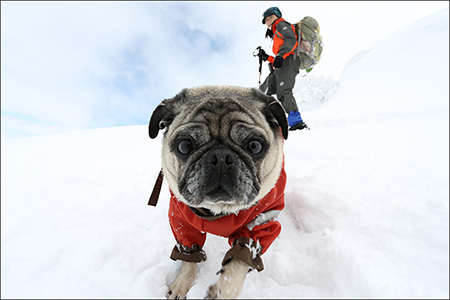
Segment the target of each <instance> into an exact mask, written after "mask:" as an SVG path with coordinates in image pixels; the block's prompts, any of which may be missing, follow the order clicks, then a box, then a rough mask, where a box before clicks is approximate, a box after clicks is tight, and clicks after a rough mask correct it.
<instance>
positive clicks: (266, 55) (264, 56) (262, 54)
mask: <svg viewBox="0 0 450 300" xmlns="http://www.w3.org/2000/svg"><path fill="white" fill-rule="evenodd" d="M268 58H269V55H268V54H267V53H266V52H265V51H264V50H261V59H262V60H263V61H266V60H267V59H268Z"/></svg>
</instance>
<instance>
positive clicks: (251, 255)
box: [222, 236, 264, 272]
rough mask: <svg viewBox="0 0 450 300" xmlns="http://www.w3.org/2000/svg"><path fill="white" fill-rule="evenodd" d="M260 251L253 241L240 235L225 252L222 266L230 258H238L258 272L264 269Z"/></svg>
mask: <svg viewBox="0 0 450 300" xmlns="http://www.w3.org/2000/svg"><path fill="white" fill-rule="evenodd" d="M261 254H262V251H261V249H260V247H258V246H257V244H256V242H255V241H250V239H249V238H247V237H242V236H241V237H240V238H239V239H237V240H234V242H233V247H232V248H231V249H230V250H228V252H227V253H225V257H224V258H223V261H222V266H225V265H226V264H228V263H229V262H230V261H231V260H232V259H234V258H235V259H239V260H241V261H243V262H245V263H246V264H248V265H249V266H250V267H251V269H250V270H249V271H251V270H253V269H256V270H257V271H258V272H261V271H262V270H264V263H263V260H262V258H261V256H260V255H261Z"/></svg>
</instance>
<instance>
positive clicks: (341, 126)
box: [1, 9, 449, 299]
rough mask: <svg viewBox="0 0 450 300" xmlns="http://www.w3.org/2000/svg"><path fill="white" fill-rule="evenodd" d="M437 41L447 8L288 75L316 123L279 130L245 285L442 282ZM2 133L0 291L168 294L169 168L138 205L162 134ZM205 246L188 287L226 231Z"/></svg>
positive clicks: (287, 289)
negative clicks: (266, 211) (331, 67)
mask: <svg viewBox="0 0 450 300" xmlns="http://www.w3.org/2000/svg"><path fill="white" fill-rule="evenodd" d="M448 45H449V44H448V9H444V10H442V11H439V12H436V13H434V14H432V15H430V16H428V17H426V18H424V19H421V20H419V21H417V22H415V23H412V24H410V25H409V26H406V27H405V28H403V29H401V30H399V31H397V32H394V33H393V34H391V35H390V36H387V37H386V38H384V39H382V40H380V41H377V42H376V43H374V44H373V45H372V46H371V47H369V48H368V49H365V50H363V51H361V52H360V53H358V54H357V55H356V56H355V57H354V58H353V59H351V60H350V61H349V62H348V63H347V65H346V68H345V70H344V72H343V74H342V76H341V78H340V80H339V82H338V83H334V82H333V81H332V80H329V79H326V78H316V77H314V71H313V72H312V73H310V74H308V76H306V77H300V76H299V77H298V79H297V80H298V83H297V87H296V89H295V95H296V97H297V99H298V102H299V106H300V107H301V109H302V116H303V118H304V120H305V121H306V123H307V124H308V125H309V126H310V127H311V130H310V131H296V132H290V135H289V138H288V140H287V141H286V142H285V153H286V172H287V176H288V183H287V188H286V208H285V209H284V210H283V211H282V213H281V214H280V216H279V218H278V219H279V221H280V222H281V224H282V226H283V229H282V232H281V234H280V236H279V237H278V238H277V240H276V241H275V242H274V243H273V245H272V246H271V248H270V249H269V250H268V251H267V252H266V253H265V254H264V255H263V260H264V264H265V270H264V271H262V272H261V273H258V272H256V271H253V272H251V273H249V274H248V276H247V280H246V282H245V285H244V290H243V292H242V294H241V298H243V299H245V298H271V299H273V298H448V297H449V259H448V258H449V209H448V208H449V117H448V115H449V92H448V90H449V89H448V87H449V85H448V82H449V75H448V74H449V67H448V66H449V62H448V54H449V51H448V50H449V49H448ZM324 53H325V55H326V49H325V52H324ZM305 86H306V87H308V88H309V89H310V90H309V91H308V88H305ZM300 87H301V88H300ZM311 90H313V91H315V93H314V92H313V93H310V92H311ZM150 114H151V112H149V116H150ZM1 146H2V148H1V150H2V153H1V154H2V155H1V174H2V176H1V287H2V288H1V297H2V298H47V299H48V298H164V297H165V294H166V292H167V285H168V284H170V283H171V282H172V281H173V280H174V279H175V277H176V274H177V272H178V270H179V267H180V264H181V263H180V262H173V261H171V260H170V259H169V254H170V251H171V250H172V248H173V246H174V244H175V241H174V238H173V236H172V233H171V231H170V228H169V224H168V218H167V211H168V200H169V192H168V187H167V183H166V182H164V183H163V186H162V191H161V195H160V200H159V203H158V206H157V207H156V208H155V207H149V206H147V201H148V197H149V195H150V193H151V190H152V188H153V184H154V182H155V180H156V178H157V175H158V172H159V170H160V149H161V148H160V139H156V140H150V139H149V138H148V135H147V126H146V125H140V126H129V127H116V128H104V129H96V130H86V131H76V132H70V133H66V134H58V135H48V136H41V137H33V138H25V139H17V140H7V141H2V144H1ZM204 250H205V252H206V253H207V255H208V260H207V261H206V262H203V263H201V264H200V266H199V272H198V278H197V282H196V284H195V285H194V287H193V288H192V289H191V291H190V292H189V293H188V298H203V297H204V296H205V295H206V291H207V288H208V287H209V285H211V284H213V283H214V282H215V281H216V280H217V278H218V275H216V272H217V271H218V270H219V269H220V263H221V260H222V258H223V255H224V254H225V252H226V251H227V250H228V245H227V240H226V239H224V238H220V237H215V236H212V235H208V238H207V241H206V245H205V248H204Z"/></svg>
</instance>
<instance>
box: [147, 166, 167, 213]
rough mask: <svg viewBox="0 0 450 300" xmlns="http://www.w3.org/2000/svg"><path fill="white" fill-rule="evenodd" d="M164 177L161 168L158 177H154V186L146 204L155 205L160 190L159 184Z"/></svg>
mask: <svg viewBox="0 0 450 300" xmlns="http://www.w3.org/2000/svg"><path fill="white" fill-rule="evenodd" d="M163 179H164V174H163V171H162V169H161V171H159V174H158V178H156V182H155V186H154V187H153V191H152V194H151V195H150V199H149V200H148V205H151V206H156V204H157V203H158V199H159V193H160V192H161V185H162V182H163Z"/></svg>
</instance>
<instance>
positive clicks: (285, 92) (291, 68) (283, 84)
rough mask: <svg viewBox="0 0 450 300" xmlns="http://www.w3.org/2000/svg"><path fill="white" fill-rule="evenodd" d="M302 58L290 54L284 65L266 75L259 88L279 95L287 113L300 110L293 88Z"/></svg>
mask: <svg viewBox="0 0 450 300" xmlns="http://www.w3.org/2000/svg"><path fill="white" fill-rule="evenodd" d="M299 67H300V60H299V58H298V57H295V58H294V55H289V56H288V57H286V59H285V60H284V62H283V66H282V67H281V68H279V69H274V70H273V71H271V72H270V74H269V75H268V76H267V77H266V79H265V80H264V82H263V83H262V84H261V86H260V87H259V89H260V90H261V91H262V92H263V93H265V94H267V95H274V94H276V95H277V98H278V100H280V102H281V104H282V105H283V107H284V109H285V110H286V112H287V113H289V112H290V111H298V107H297V101H296V100H295V98H294V95H293V93H292V90H293V89H294V86H295V77H296V76H297V74H298V72H299Z"/></svg>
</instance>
